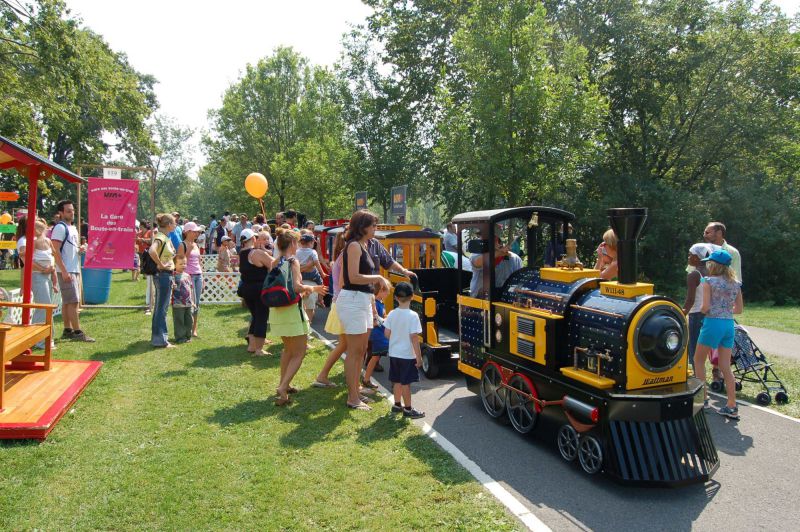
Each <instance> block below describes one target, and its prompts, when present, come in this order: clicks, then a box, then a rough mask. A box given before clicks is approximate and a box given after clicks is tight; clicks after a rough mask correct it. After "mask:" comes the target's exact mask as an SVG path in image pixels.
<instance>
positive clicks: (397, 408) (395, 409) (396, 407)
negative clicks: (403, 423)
mask: <svg viewBox="0 0 800 532" xmlns="http://www.w3.org/2000/svg"><path fill="white" fill-rule="evenodd" d="M402 411H403V407H402V406H400V404H399V403H395V404H393V405H392V414H399V413H400V412H402Z"/></svg>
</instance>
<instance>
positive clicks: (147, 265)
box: [141, 238, 166, 275]
mask: <svg viewBox="0 0 800 532" xmlns="http://www.w3.org/2000/svg"><path fill="white" fill-rule="evenodd" d="M157 240H159V241H160V240H161V239H160V238H159V239H157ZM165 245H166V242H161V249H159V250H158V258H159V259H161V253H163V252H164V246H165ZM143 255H144V256H143V257H142V268H141V272H142V274H144V275H155V274H157V273H158V264H157V263H156V261H154V260H153V257H151V256H150V251H147V252H145V253H143Z"/></svg>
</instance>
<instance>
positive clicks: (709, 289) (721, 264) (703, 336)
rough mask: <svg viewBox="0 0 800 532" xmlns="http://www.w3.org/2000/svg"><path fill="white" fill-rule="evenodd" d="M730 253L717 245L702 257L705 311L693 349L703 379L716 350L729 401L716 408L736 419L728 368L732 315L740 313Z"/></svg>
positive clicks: (740, 301) (734, 398)
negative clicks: (711, 251)
mask: <svg viewBox="0 0 800 532" xmlns="http://www.w3.org/2000/svg"><path fill="white" fill-rule="evenodd" d="M731 260H732V259H731V255H730V254H729V253H728V252H727V251H725V250H724V249H719V250H717V251H715V252H713V253H712V254H711V255H709V256H708V257H706V258H705V259H703V262H705V263H706V269H707V270H708V277H704V278H703V280H702V281H701V286H702V287H703V306H702V307H701V309H700V312H702V313H703V314H705V318H704V319H703V328H702V329H700V336H699V338H698V339H697V349H696V350H695V353H694V370H695V376H696V377H697V378H698V379H700V380H702V381H703V382H705V378H706V364H705V362H706V360H708V356H709V355H710V354H711V350H712V349H717V351H718V353H719V369H720V371H722V377H723V378H724V379H725V391H726V393H727V394H728V403H727V404H726V405H725V406H723V407H722V408H720V409H719V410H718V413H719V414H720V415H722V416H725V417H729V418H731V419H739V409H738V408H737V407H736V387H735V384H734V378H733V371H731V348H733V336H734V322H733V315H734V314H741V313H742V307H743V306H744V304H743V303H742V291H741V289H740V288H739V283H738V282H737V280H736V274H735V273H734V271H733V269H732V268H731ZM705 407H706V408H708V392H707V391H706V392H705Z"/></svg>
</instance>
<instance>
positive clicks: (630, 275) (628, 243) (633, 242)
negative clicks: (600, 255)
mask: <svg viewBox="0 0 800 532" xmlns="http://www.w3.org/2000/svg"><path fill="white" fill-rule="evenodd" d="M608 220H609V222H611V228H612V229H613V230H614V233H615V234H616V235H617V267H618V269H619V273H618V274H617V278H618V279H619V282H620V284H636V279H637V277H639V263H638V242H639V234H640V233H641V232H642V227H644V222H645V220H647V209H646V208H627V209H608Z"/></svg>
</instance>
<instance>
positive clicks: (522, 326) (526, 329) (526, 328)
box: [517, 318, 536, 336]
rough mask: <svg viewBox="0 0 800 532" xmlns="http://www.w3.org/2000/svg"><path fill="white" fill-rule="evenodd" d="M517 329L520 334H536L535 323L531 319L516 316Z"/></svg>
mask: <svg viewBox="0 0 800 532" xmlns="http://www.w3.org/2000/svg"><path fill="white" fill-rule="evenodd" d="M517 331H519V333H520V334H526V335H528V336H536V324H535V323H534V322H533V320H529V319H525V318H517Z"/></svg>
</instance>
